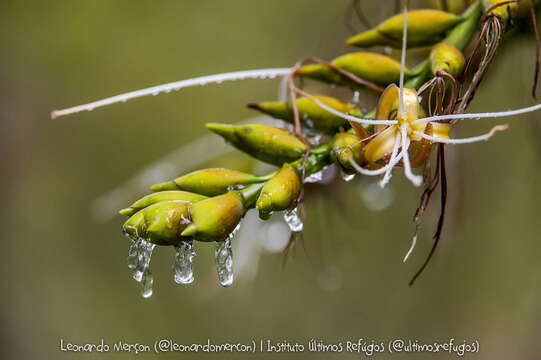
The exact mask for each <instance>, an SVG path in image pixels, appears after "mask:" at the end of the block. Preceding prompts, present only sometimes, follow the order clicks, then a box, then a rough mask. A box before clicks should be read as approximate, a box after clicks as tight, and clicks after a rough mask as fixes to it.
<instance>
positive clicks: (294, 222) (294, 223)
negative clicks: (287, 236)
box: [284, 207, 304, 232]
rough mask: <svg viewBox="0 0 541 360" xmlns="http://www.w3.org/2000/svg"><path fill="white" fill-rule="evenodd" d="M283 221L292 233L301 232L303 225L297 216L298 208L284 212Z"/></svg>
mask: <svg viewBox="0 0 541 360" xmlns="http://www.w3.org/2000/svg"><path fill="white" fill-rule="evenodd" d="M284 220H285V221H286V223H287V225H288V226H289V229H290V230H291V231H292V232H301V231H302V229H303V227H304V224H303V223H302V219H301V218H300V216H299V208H298V207H295V208H294V209H291V210H286V211H284Z"/></svg>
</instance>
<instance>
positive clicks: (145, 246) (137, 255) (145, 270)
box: [128, 238, 156, 298]
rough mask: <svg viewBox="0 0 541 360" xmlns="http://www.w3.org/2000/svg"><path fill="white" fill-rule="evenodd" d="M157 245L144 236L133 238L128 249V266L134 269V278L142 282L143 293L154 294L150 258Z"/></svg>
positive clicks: (146, 296)
mask: <svg viewBox="0 0 541 360" xmlns="http://www.w3.org/2000/svg"><path fill="white" fill-rule="evenodd" d="M155 247H156V245H154V244H152V243H150V242H148V241H146V240H145V239H143V238H138V239H137V240H132V243H131V245H130V249H129V251H128V268H129V269H130V270H132V271H133V279H134V280H135V281H137V282H139V283H141V295H142V296H143V297H144V298H148V297H150V296H152V284H153V282H154V277H153V276H152V272H151V271H150V258H151V257H152V251H153V250H154V248H155Z"/></svg>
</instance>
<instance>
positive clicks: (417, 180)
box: [400, 126, 423, 186]
mask: <svg viewBox="0 0 541 360" xmlns="http://www.w3.org/2000/svg"><path fill="white" fill-rule="evenodd" d="M400 132H401V133H402V138H403V139H404V140H403V143H402V152H403V153H404V156H403V162H404V174H405V175H406V177H407V178H408V179H409V181H411V182H412V184H413V185H415V186H421V185H422V184H423V177H422V176H419V175H415V174H414V173H413V171H412V170H411V163H410V157H409V153H408V150H409V146H410V143H411V141H410V139H409V137H408V135H407V130H406V128H405V127H404V126H401V127H400Z"/></svg>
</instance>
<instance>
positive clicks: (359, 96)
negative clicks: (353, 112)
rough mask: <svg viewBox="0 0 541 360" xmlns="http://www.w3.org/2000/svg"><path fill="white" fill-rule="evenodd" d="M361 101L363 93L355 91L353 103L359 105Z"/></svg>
mask: <svg viewBox="0 0 541 360" xmlns="http://www.w3.org/2000/svg"><path fill="white" fill-rule="evenodd" d="M360 100H361V92H360V91H354V92H353V97H352V98H351V103H352V104H353V105H358V104H359V101H360Z"/></svg>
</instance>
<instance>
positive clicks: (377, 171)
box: [349, 134, 400, 176]
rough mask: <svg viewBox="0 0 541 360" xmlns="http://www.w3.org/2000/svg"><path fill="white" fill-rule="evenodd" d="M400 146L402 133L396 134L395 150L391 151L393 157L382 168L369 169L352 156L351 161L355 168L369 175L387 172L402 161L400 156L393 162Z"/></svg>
mask: <svg viewBox="0 0 541 360" xmlns="http://www.w3.org/2000/svg"><path fill="white" fill-rule="evenodd" d="M399 147H400V134H396V139H395V143H394V147H393V152H392V153H391V159H390V160H389V163H388V164H387V165H385V166H384V167H382V168H379V169H376V170H368V169H365V168H363V167H362V166H360V165H359V164H357V162H356V161H355V160H354V159H353V157H351V158H350V159H349V163H350V164H351V166H353V168H355V170H357V171H358V172H359V173H360V174H363V175H368V176H375V175H381V174H384V173H386V172H387V171H388V170H389V169H391V170H392V168H393V167H394V166H395V165H396V164H397V163H398V161H400V158H398V160H397V161H396V163H395V162H393V158H394V157H395V156H396V153H397V152H398V148H399Z"/></svg>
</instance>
